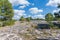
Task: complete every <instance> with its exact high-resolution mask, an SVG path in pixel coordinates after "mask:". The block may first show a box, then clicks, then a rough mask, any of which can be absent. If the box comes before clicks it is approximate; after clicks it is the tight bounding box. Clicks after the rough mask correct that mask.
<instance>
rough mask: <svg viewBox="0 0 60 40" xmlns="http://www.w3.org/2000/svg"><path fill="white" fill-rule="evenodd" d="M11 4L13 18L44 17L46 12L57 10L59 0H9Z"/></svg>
mask: <svg viewBox="0 0 60 40" xmlns="http://www.w3.org/2000/svg"><path fill="white" fill-rule="evenodd" d="M9 2H10V3H11V4H12V6H13V10H14V17H13V19H17V20H18V19H20V17H21V16H24V17H25V18H26V17H32V18H43V19H44V18H45V15H46V14H47V13H52V14H54V12H57V11H59V10H60V9H57V5H58V4H60V1H59V0H9Z"/></svg>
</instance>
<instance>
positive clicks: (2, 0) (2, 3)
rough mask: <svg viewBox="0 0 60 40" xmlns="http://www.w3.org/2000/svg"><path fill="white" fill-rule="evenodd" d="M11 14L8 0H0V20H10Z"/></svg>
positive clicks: (12, 13) (11, 10)
mask: <svg viewBox="0 0 60 40" xmlns="http://www.w3.org/2000/svg"><path fill="white" fill-rule="evenodd" d="M13 15H14V11H13V8H12V4H11V3H10V2H9V1H8V0H0V16H1V17H0V20H1V19H2V20H5V21H6V20H11V19H12V17H13Z"/></svg>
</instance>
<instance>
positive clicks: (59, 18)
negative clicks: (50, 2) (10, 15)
mask: <svg viewBox="0 0 60 40" xmlns="http://www.w3.org/2000/svg"><path fill="white" fill-rule="evenodd" d="M57 8H58V9H60V4H58V6H57ZM54 15H55V19H56V20H58V21H60V10H59V11H58V12H55V13H54Z"/></svg>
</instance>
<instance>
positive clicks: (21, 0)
mask: <svg viewBox="0 0 60 40" xmlns="http://www.w3.org/2000/svg"><path fill="white" fill-rule="evenodd" d="M9 1H10V3H12V5H13V6H17V5H22V6H25V7H26V6H28V5H29V4H30V3H29V2H28V1H27V0H9Z"/></svg>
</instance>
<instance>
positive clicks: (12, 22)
mask: <svg viewBox="0 0 60 40" xmlns="http://www.w3.org/2000/svg"><path fill="white" fill-rule="evenodd" d="M14 22H15V21H14V20H10V21H4V22H3V26H11V25H13V24H14Z"/></svg>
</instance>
